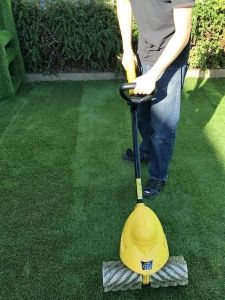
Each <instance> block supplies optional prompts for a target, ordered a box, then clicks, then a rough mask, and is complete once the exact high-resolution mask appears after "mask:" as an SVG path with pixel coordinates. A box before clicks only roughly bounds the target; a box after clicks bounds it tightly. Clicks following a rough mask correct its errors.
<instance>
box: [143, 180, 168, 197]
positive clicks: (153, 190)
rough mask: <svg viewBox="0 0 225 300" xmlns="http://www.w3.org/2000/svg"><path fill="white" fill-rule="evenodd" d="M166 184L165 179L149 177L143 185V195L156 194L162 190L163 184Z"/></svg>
mask: <svg viewBox="0 0 225 300" xmlns="http://www.w3.org/2000/svg"><path fill="white" fill-rule="evenodd" d="M165 185H166V182H165V181H160V180H155V179H150V180H148V181H147V183H146V185H145V187H144V196H146V197H152V196H155V195H158V194H159V193H161V191H162V190H163V188H164V186H165Z"/></svg>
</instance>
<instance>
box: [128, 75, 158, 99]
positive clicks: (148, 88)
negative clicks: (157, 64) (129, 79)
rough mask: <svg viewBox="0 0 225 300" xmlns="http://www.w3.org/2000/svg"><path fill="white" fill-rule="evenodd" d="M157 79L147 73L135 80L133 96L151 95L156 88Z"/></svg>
mask: <svg viewBox="0 0 225 300" xmlns="http://www.w3.org/2000/svg"><path fill="white" fill-rule="evenodd" d="M156 81H157V77H156V76H155V75H154V74H153V73H151V71H149V72H148V73H146V74H145V75H142V76H139V77H137V78H136V80H135V82H136V87H135V89H134V94H147V95H149V94H152V93H153V92H154V90H155V88H156Z"/></svg>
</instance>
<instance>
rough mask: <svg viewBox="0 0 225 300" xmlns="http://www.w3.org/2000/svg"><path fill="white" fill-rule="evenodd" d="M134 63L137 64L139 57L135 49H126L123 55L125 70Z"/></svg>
mask: <svg viewBox="0 0 225 300" xmlns="http://www.w3.org/2000/svg"><path fill="white" fill-rule="evenodd" d="M133 63H135V65H137V57H136V55H135V54H134V52H133V50H132V49H129V50H124V52H123V56H122V65H123V67H124V69H125V71H127V70H128V69H129V67H130V66H132V65H133Z"/></svg>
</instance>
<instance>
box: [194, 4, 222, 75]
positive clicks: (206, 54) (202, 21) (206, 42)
mask: <svg viewBox="0 0 225 300" xmlns="http://www.w3.org/2000/svg"><path fill="white" fill-rule="evenodd" d="M196 2H197V4H196V5H195V7H194V12H193V26H192V49H191V52H190V65H191V67H195V68H202V69H206V68H225V0H198V1H196Z"/></svg>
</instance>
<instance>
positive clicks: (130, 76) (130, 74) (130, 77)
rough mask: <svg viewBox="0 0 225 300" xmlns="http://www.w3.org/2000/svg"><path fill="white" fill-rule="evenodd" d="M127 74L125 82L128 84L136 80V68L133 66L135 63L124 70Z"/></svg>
mask: <svg viewBox="0 0 225 300" xmlns="http://www.w3.org/2000/svg"><path fill="white" fill-rule="evenodd" d="M126 73H127V81H128V83H131V82H133V81H134V80H135V79H136V66H135V61H134V60H133V62H132V63H131V64H130V65H129V67H128V68H127V69H126Z"/></svg>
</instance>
